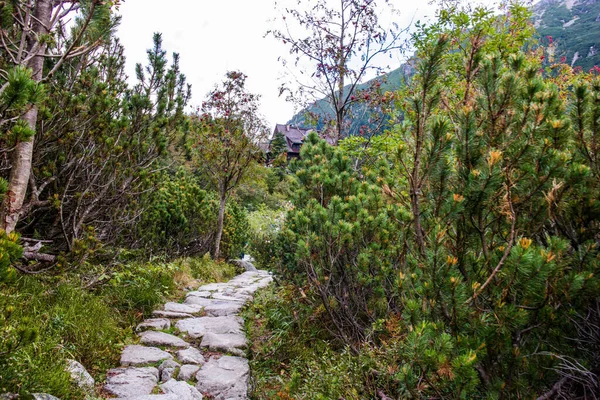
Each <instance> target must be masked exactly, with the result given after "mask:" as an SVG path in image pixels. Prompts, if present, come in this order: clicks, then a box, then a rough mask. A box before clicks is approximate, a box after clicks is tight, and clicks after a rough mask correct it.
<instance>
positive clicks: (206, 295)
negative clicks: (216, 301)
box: [185, 290, 212, 298]
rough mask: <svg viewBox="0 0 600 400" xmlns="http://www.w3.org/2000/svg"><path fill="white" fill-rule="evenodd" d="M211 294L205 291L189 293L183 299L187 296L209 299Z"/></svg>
mask: <svg viewBox="0 0 600 400" xmlns="http://www.w3.org/2000/svg"><path fill="white" fill-rule="evenodd" d="M211 294H212V293H211V292H209V291H207V290H203V291H201V292H198V291H195V292H189V293H188V294H187V295H186V296H185V297H188V296H197V297H207V298H208V297H210V295H211Z"/></svg>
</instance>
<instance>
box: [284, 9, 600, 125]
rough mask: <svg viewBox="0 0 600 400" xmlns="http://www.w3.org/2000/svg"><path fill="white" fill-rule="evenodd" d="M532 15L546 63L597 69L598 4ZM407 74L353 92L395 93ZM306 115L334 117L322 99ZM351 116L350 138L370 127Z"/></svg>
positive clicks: (301, 121) (357, 110)
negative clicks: (374, 87) (377, 90)
mask: <svg viewBox="0 0 600 400" xmlns="http://www.w3.org/2000/svg"><path fill="white" fill-rule="evenodd" d="M532 12H533V22H534V26H535V27H536V29H537V32H538V38H539V40H540V44H541V45H543V46H544V47H545V48H546V53H547V55H548V59H547V60H546V62H547V63H553V62H565V63H568V64H570V65H571V66H572V67H575V68H578V67H579V68H581V70H582V71H586V72H587V71H589V70H590V69H592V68H593V67H594V66H595V65H596V66H600V0H542V1H540V2H539V3H536V4H535V5H534V6H533V8H532ZM411 70H412V69H411V67H410V66H409V65H407V64H403V65H401V66H400V67H398V68H396V69H394V70H392V71H390V72H388V73H387V74H383V75H382V76H380V77H377V78H374V79H372V80H370V81H367V82H365V83H363V84H361V85H358V87H357V89H358V90H359V91H360V90H365V89H367V88H368V87H370V86H371V85H372V84H373V83H374V82H375V81H377V80H380V81H381V82H382V84H381V89H382V90H383V91H384V92H385V91H388V90H389V91H394V90H398V89H399V88H400V87H401V85H402V83H403V82H404V79H405V77H406V76H407V75H410V73H411ZM308 111H309V112H310V113H314V114H316V115H320V116H325V117H327V118H325V119H329V118H332V117H333V115H334V114H333V110H332V108H331V106H330V104H329V102H328V101H327V100H326V99H321V100H318V101H316V102H315V103H314V104H313V105H312V106H311V107H309V108H308ZM352 114H353V115H354V116H355V117H354V118H353V121H352V124H351V127H350V129H349V132H350V134H351V135H352V134H355V133H356V132H358V131H359V129H360V126H362V125H367V126H370V121H369V114H370V112H369V111H368V109H367V107H365V106H364V105H354V106H353V107H352ZM305 115H306V111H301V112H299V113H298V114H296V115H294V116H293V117H292V118H291V119H290V120H289V121H288V124H294V125H299V126H303V125H309V124H307V123H306V118H305ZM323 126H324V124H323V119H320V120H319V121H318V122H317V124H316V128H317V129H319V130H320V129H322V128H323Z"/></svg>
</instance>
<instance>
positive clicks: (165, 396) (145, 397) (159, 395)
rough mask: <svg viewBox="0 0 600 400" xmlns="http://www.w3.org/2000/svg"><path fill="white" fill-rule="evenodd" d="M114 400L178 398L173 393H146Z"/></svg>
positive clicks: (166, 399)
mask: <svg viewBox="0 0 600 400" xmlns="http://www.w3.org/2000/svg"><path fill="white" fill-rule="evenodd" d="M115 400H179V397H177V395H175V394H147V395H143V396H130V397H119V398H118V399H115Z"/></svg>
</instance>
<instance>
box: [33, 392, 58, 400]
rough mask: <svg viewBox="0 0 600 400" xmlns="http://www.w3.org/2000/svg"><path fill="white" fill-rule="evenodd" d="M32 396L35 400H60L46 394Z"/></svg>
mask: <svg viewBox="0 0 600 400" xmlns="http://www.w3.org/2000/svg"><path fill="white" fill-rule="evenodd" d="M32 396H33V398H34V399H35V400H60V399H59V398H58V397H54V396H52V395H51V394H47V393H33V394H32Z"/></svg>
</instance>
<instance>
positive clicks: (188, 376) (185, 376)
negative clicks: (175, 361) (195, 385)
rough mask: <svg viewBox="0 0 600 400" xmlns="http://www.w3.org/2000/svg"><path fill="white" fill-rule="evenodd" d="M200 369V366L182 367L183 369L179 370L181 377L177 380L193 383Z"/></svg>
mask: <svg viewBox="0 0 600 400" xmlns="http://www.w3.org/2000/svg"><path fill="white" fill-rule="evenodd" d="M199 369H200V366H199V365H191V364H186V365H182V366H181V368H179V375H177V379H179V380H180V381H191V380H192V379H194V378H195V375H196V372H198V370H199Z"/></svg>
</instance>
